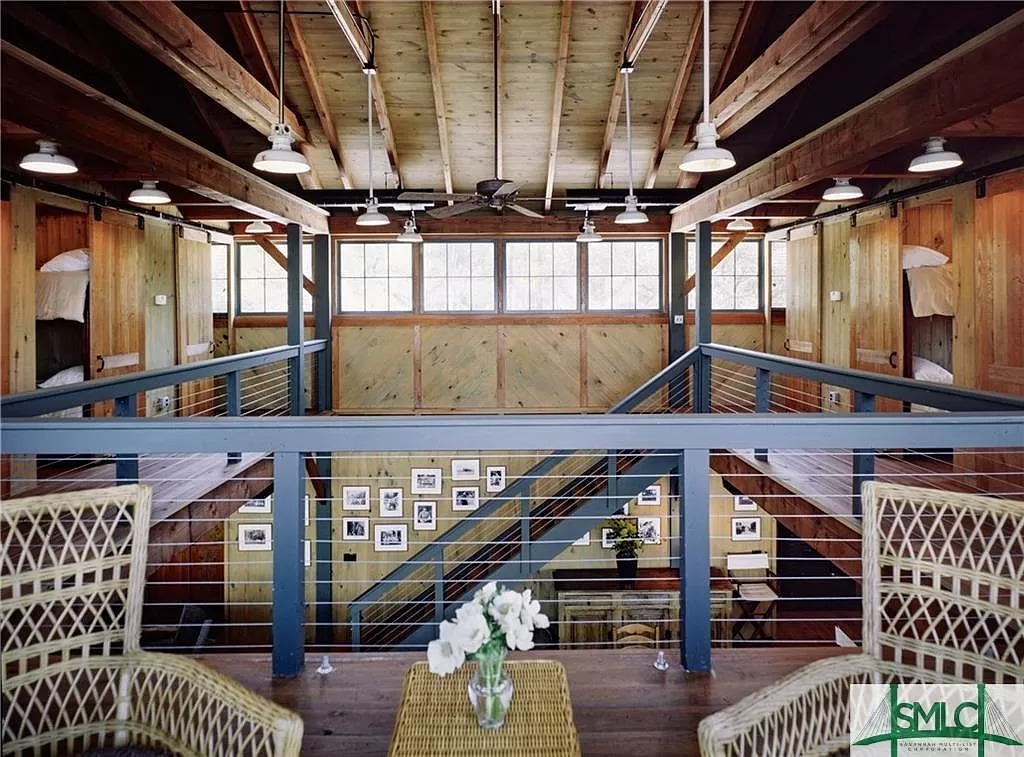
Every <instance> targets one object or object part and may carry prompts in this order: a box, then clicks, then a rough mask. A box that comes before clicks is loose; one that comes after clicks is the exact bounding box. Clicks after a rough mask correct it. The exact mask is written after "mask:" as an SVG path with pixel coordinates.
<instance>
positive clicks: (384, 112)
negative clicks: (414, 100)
mask: <svg viewBox="0 0 1024 757" xmlns="http://www.w3.org/2000/svg"><path fill="white" fill-rule="evenodd" d="M324 2H325V4H326V5H327V9H328V10H329V11H330V12H331V15H332V16H334V20H335V21H336V22H337V23H338V26H339V28H340V29H341V33H342V34H343V35H344V37H345V39H346V40H348V43H349V45H351V47H352V50H353V52H355V54H356V57H357V58H358V59H359V63H360V64H361V65H362V67H363V69H364V70H365V69H366V68H368V67H370V66H372V67H373V68H374V69H376V70H378V75H375V76H371V77H370V85H371V87H372V90H373V102H374V107H375V108H376V110H377V122H378V123H379V124H380V130H381V133H382V134H383V136H384V152H385V153H386V154H387V158H388V166H387V170H388V171H389V172H391V173H394V174H395V176H397V177H398V185H399V186H402V185H403V183H402V174H401V170H400V169H399V166H400V163H399V162H398V146H397V145H396V144H395V131H394V129H392V128H391V116H390V115H389V114H388V106H387V101H386V100H385V98H384V87H383V85H381V83H380V75H379V69H377V62H376V61H375V60H373V45H372V44H370V41H369V40H367V39H366V36H365V34H364V32H363V27H362V24H361V23H360V21H359V19H357V18H356V17H355V15H354V14H353V13H352V11H351V10H350V9H349V7H348V5H347V4H346V3H345V1H344V0H324ZM356 8H357V10H358V11H359V15H361V16H362V17H363V18H367V14H366V13H365V12H364V11H363V6H362V4H361V3H360V2H359V0H356ZM370 181H371V182H372V181H373V177H372V176H371V177H370Z"/></svg>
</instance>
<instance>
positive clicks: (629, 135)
mask: <svg viewBox="0 0 1024 757" xmlns="http://www.w3.org/2000/svg"><path fill="white" fill-rule="evenodd" d="M705 2H706V0H705ZM622 76H623V79H624V80H625V84H626V158H627V160H628V167H629V170H628V171H627V172H626V176H628V177H629V194H630V196H631V197H632V195H633V124H632V121H631V120H630V116H629V71H628V70H623V72H622Z"/></svg>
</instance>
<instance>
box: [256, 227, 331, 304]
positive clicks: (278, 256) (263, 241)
mask: <svg viewBox="0 0 1024 757" xmlns="http://www.w3.org/2000/svg"><path fill="white" fill-rule="evenodd" d="M252 239H253V241H254V242H255V243H256V244H258V245H259V246H260V247H262V248H263V251H264V252H265V253H267V255H269V256H270V259H271V260H273V261H274V262H275V263H277V264H278V265H279V266H281V268H282V269H284V270H285V271H287V270H288V256H287V255H285V254H284V253H283V252H281V251H280V250H279V249H277V245H275V244H274V243H273V242H271V241H270V240H269V239H267V238H266V237H265V236H254V237H253V238H252ZM302 288H303V289H305V290H306V291H307V292H309V293H310V295H312V296H313V297H316V284H314V283H313V281H312V279H309V278H308V277H306V276H305V275H303V277H302Z"/></svg>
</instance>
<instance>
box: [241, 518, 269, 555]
mask: <svg viewBox="0 0 1024 757" xmlns="http://www.w3.org/2000/svg"><path fill="white" fill-rule="evenodd" d="M272 547H273V541H272V540H271V538H270V524H269V523H242V524H239V526H238V548H239V549H240V550H241V551H242V552H269V551H270V550H271V549H272Z"/></svg>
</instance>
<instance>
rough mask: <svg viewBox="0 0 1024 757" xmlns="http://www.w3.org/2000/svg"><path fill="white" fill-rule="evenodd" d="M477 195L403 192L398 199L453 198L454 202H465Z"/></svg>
mask: <svg viewBox="0 0 1024 757" xmlns="http://www.w3.org/2000/svg"><path fill="white" fill-rule="evenodd" d="M474 197H476V195H467V194H446V193H444V192H402V194H400V195H398V199H399V200H401V201H402V202H416V201H420V202H443V201H446V200H451V201H453V202H465V201H466V200H471V199H473V198H474Z"/></svg>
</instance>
